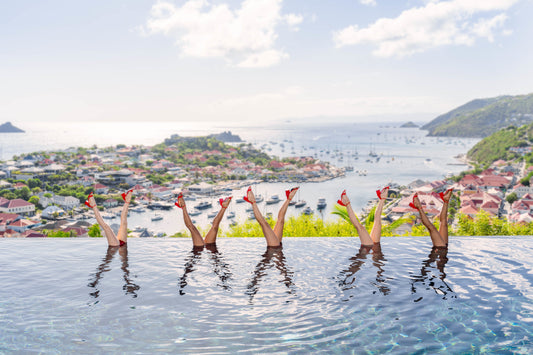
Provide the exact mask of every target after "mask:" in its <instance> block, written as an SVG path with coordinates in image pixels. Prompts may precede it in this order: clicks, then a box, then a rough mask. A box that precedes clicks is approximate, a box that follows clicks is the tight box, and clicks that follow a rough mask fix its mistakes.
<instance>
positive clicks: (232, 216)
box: [226, 211, 235, 218]
mask: <svg viewBox="0 0 533 355" xmlns="http://www.w3.org/2000/svg"><path fill="white" fill-rule="evenodd" d="M226 218H235V212H233V211H231V212H228V214H227V215H226Z"/></svg>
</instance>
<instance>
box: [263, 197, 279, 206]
mask: <svg viewBox="0 0 533 355" xmlns="http://www.w3.org/2000/svg"><path fill="white" fill-rule="evenodd" d="M279 201H280V199H279V196H278V195H272V196H270V198H269V199H268V200H266V204H267V205H273V204H275V203H279Z"/></svg>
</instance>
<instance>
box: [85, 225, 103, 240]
mask: <svg viewBox="0 0 533 355" xmlns="http://www.w3.org/2000/svg"><path fill="white" fill-rule="evenodd" d="M87 234H88V235H89V237H91V238H101V237H102V232H101V231H100V226H99V225H98V224H93V225H92V226H90V227H89V230H88V231H87Z"/></svg>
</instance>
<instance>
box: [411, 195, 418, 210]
mask: <svg viewBox="0 0 533 355" xmlns="http://www.w3.org/2000/svg"><path fill="white" fill-rule="evenodd" d="M415 197H418V194H414V195H413V202H409V207H411V208H414V209H415V210H417V209H418V208H416V206H415V203H414V201H415Z"/></svg>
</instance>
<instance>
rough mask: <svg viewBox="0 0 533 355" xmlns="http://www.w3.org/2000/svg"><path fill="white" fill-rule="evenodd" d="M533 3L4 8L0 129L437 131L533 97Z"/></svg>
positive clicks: (252, 2)
mask: <svg viewBox="0 0 533 355" xmlns="http://www.w3.org/2000/svg"><path fill="white" fill-rule="evenodd" d="M532 15H533V0H448V1H439V0H406V1H398V0H332V1H323V0H245V1H241V0H220V1H218V0H182V1H171V0H162V1H149V0H137V1H132V0H92V1H71V0H34V1H29V0H17V1H2V2H0V83H1V84H0V123H2V122H5V121H11V122H12V123H14V124H16V123H17V122H31V121H88V120H90V121H124V122H128V121H177V122H200V121H205V122H219V123H220V122H227V123H251V122H261V123H263V124H265V123H266V124H268V123H270V122H284V121H285V122H286V121H289V120H290V121H292V120H294V121H305V120H309V121H313V120H315V121H327V120H349V121H369V120H375V119H378V118H379V119H380V120H397V121H400V120H407V119H413V120H415V121H429V120H431V119H433V118H435V117H436V116H437V115H439V114H442V113H445V112H447V111H449V110H452V109H454V108H455V107H457V106H459V105H462V104H464V103H466V102H468V101H470V100H473V99H476V98H484V97H494V96H498V95H519V94H528V93H531V92H533V89H532V85H533V65H531V58H533V45H532V43H533V41H532V38H533V26H532V22H531V17H532Z"/></svg>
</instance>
